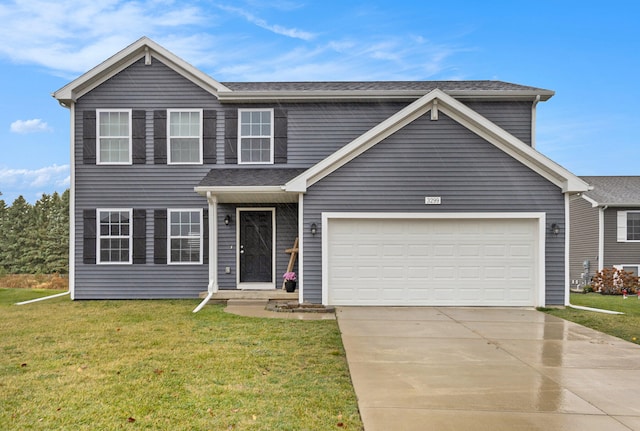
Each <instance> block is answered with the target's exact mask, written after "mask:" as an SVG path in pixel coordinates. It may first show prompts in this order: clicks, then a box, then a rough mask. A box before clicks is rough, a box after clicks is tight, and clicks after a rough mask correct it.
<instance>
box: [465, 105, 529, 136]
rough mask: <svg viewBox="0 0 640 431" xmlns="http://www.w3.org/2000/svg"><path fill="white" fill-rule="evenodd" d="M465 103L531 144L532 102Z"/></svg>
mask: <svg viewBox="0 0 640 431" xmlns="http://www.w3.org/2000/svg"><path fill="white" fill-rule="evenodd" d="M463 103H464V104H465V105H467V106H468V107H469V108H471V109H473V110H474V111H476V112H477V113H479V114H480V115H482V116H484V117H486V118H487V119H488V120H490V121H492V122H494V123H496V124H497V125H498V126H500V127H501V128H503V129H504V130H506V131H507V132H509V133H511V134H512V135H513V136H515V137H516V138H518V139H520V140H521V141H522V142H524V143H525V144H527V145H529V146H530V145H531V121H532V119H533V118H532V113H533V105H532V103H531V102H507V101H501V102H487V101H485V102H475V101H474V102H470V101H464V102H463Z"/></svg>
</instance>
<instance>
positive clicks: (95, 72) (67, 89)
mask: <svg viewBox="0 0 640 431" xmlns="http://www.w3.org/2000/svg"><path fill="white" fill-rule="evenodd" d="M141 58H144V59H145V63H146V64H150V63H151V61H152V58H156V59H158V60H160V61H161V62H162V63H164V64H165V65H167V66H168V67H170V68H171V69H173V70H174V71H175V72H177V73H179V74H180V75H182V76H184V77H185V78H187V79H189V80H190V81H192V82H193V83H195V84H196V85H199V86H200V87H202V88H203V89H204V90H206V91H208V92H210V93H212V94H214V95H217V93H218V92H221V91H230V90H229V89H228V88H227V87H225V86H224V85H222V84H221V83H219V82H218V81H216V80H215V79H213V78H211V77H210V76H209V75H207V74H206V73H204V72H202V71H200V70H198V69H196V68H195V67H193V66H191V65H190V64H189V63H187V62H186V61H184V60H182V59H181V58H180V57H178V56H176V55H174V54H173V53H171V52H170V51H168V50H166V49H165V48H163V47H162V46H160V45H158V44H157V43H155V42H154V41H152V40H151V39H149V38H148V37H142V38H140V39H138V40H137V41H135V42H134V43H132V44H131V45H129V46H128V47H126V48H125V49H123V50H122V51H120V52H118V53H117V54H115V55H113V56H111V57H109V58H108V59H107V60H105V61H103V62H102V63H100V64H99V65H97V66H96V67H94V68H93V69H91V70H89V71H88V72H86V73H84V74H82V75H81V76H79V77H78V78H76V79H74V80H73V81H71V82H70V83H68V84H67V85H65V86H64V87H62V88H61V89H59V90H57V91H55V92H54V93H53V94H52V96H53V97H55V98H56V99H58V100H59V101H60V102H61V103H64V104H66V105H69V104H70V103H72V102H75V101H76V100H78V98H80V97H82V96H83V95H84V94H86V93H88V92H89V91H91V90H93V89H94V88H96V87H97V86H98V85H100V84H102V83H103V82H105V81H106V80H108V79H109V78H111V77H113V76H114V75H116V74H117V73H119V72H120V71H122V70H124V69H126V68H127V67H129V66H131V65H132V64H133V63H135V62H136V61H138V60H140V59H141Z"/></svg>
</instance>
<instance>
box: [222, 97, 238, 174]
mask: <svg viewBox="0 0 640 431" xmlns="http://www.w3.org/2000/svg"><path fill="white" fill-rule="evenodd" d="M237 151H238V110H237V109H227V110H226V111H225V112H224V162H225V163H226V164H236V163H238V152H237Z"/></svg>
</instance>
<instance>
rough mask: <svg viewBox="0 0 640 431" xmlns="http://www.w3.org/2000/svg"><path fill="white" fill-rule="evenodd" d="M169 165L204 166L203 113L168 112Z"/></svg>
mask: <svg viewBox="0 0 640 431" xmlns="http://www.w3.org/2000/svg"><path fill="white" fill-rule="evenodd" d="M167 113H168V117H169V118H168V121H167V123H168V133H167V136H168V140H167V142H168V145H169V151H168V152H169V161H168V163H169V164H202V151H201V149H202V111H201V110H200V111H182V110H180V111H178V110H174V111H167Z"/></svg>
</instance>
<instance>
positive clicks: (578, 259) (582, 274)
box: [570, 176, 640, 289]
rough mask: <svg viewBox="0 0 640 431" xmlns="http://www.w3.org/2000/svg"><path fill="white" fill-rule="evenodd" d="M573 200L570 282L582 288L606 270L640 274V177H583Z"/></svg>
mask: <svg viewBox="0 0 640 431" xmlns="http://www.w3.org/2000/svg"><path fill="white" fill-rule="evenodd" d="M581 178H582V179H583V180H584V181H586V182H587V183H589V185H590V186H591V187H592V190H589V191H586V192H583V193H581V194H579V195H576V196H572V197H571V200H570V202H571V204H570V208H571V233H570V280H571V287H572V288H574V289H579V288H583V287H584V286H585V285H587V284H589V283H590V282H591V277H593V275H594V274H595V273H596V272H598V271H599V270H601V269H603V268H611V267H617V268H620V269H624V270H625V271H629V272H633V273H634V274H636V275H638V274H639V273H640V271H639V268H640V176H593V177H591V176H588V177H581Z"/></svg>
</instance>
